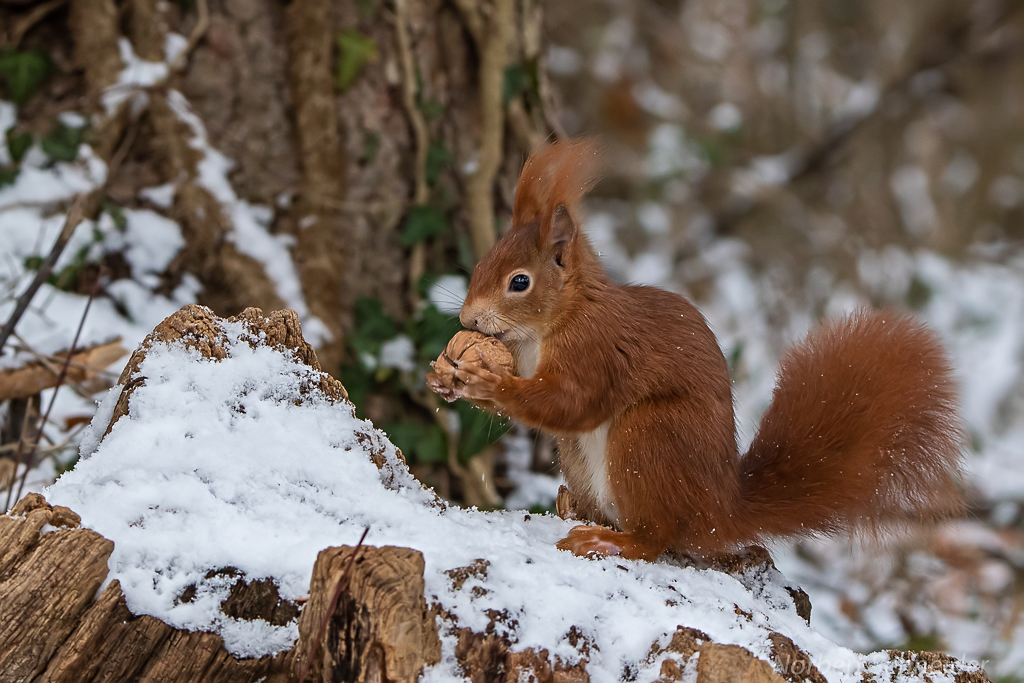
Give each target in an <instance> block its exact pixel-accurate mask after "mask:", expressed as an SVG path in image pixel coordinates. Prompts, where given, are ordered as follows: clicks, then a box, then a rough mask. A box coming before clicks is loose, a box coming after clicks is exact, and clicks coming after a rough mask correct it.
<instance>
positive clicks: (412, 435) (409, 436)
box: [381, 420, 427, 460]
mask: <svg viewBox="0 0 1024 683" xmlns="http://www.w3.org/2000/svg"><path fill="white" fill-rule="evenodd" d="M381 429H382V430H383V431H384V433H385V434H387V435H388V441H390V442H391V443H393V444H395V445H396V446H398V448H399V449H401V451H402V453H403V454H404V455H405V457H406V459H407V460H408V459H410V458H411V457H412V456H413V453H414V452H415V450H416V444H418V443H419V442H420V440H421V439H423V435H424V434H425V433H426V431H427V429H426V427H424V426H423V425H422V424H421V423H419V422H416V421H415V420H402V421H401V422H392V423H390V424H386V425H384V426H382V427H381Z"/></svg>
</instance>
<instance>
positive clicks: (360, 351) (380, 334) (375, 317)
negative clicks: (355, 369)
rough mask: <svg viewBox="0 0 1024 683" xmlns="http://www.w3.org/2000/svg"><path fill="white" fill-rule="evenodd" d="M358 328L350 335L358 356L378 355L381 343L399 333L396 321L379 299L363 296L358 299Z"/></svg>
mask: <svg viewBox="0 0 1024 683" xmlns="http://www.w3.org/2000/svg"><path fill="white" fill-rule="evenodd" d="M355 313H356V329H355V330H354V331H353V333H352V334H351V335H349V340H348V341H349V346H351V347H352V350H353V351H354V352H355V353H356V356H357V357H361V356H363V355H364V354H369V355H371V356H376V355H377V353H379V352H380V347H381V345H383V344H384V342H386V341H387V340H389V339H394V338H395V336H396V335H397V334H398V327H397V326H396V325H395V321H394V320H393V319H392V318H391V316H389V315H388V314H387V313H385V312H384V306H383V304H381V302H380V300H379V299H372V298H370V297H361V298H359V299H357V300H356V305H355Z"/></svg>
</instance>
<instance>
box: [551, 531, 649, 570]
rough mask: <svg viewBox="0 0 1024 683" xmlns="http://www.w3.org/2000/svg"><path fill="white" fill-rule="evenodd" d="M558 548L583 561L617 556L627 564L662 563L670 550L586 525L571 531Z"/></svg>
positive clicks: (646, 541)
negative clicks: (661, 556) (627, 562)
mask: <svg viewBox="0 0 1024 683" xmlns="http://www.w3.org/2000/svg"><path fill="white" fill-rule="evenodd" d="M557 546H558V548H559V550H568V551H570V552H571V553H572V554H573V555H578V556H580V557H588V556H591V555H608V556H613V555H614V556H618V557H622V558H624V559H627V560H648V561H653V560H656V559H658V556H660V555H661V554H662V553H663V552H665V550H666V546H665V545H664V544H662V543H659V542H657V541H656V540H652V539H642V538H639V537H637V536H634V535H632V534H625V533H622V532H620V531H613V530H612V529H609V528H607V527H603V526H586V525H581V526H577V527H573V528H572V529H570V530H569V533H568V534H567V535H566V537H565V538H563V539H562V540H561V541H559V542H558V543H557Z"/></svg>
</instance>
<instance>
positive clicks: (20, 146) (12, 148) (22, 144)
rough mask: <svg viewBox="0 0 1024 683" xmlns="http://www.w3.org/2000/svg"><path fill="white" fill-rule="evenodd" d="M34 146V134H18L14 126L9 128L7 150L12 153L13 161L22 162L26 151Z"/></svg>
mask: <svg viewBox="0 0 1024 683" xmlns="http://www.w3.org/2000/svg"><path fill="white" fill-rule="evenodd" d="M31 146H32V136H31V135H29V134H28V133H21V134H20V135H19V134H16V133H15V132H14V128H9V129H8V130H7V152H8V153H9V154H10V155H11V161H13V162H14V163H16V164H20V163H21V160H22V158H23V157H24V156H25V152H27V151H28V148H29V147H31Z"/></svg>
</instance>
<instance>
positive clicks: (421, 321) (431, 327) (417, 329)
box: [409, 305, 461, 362]
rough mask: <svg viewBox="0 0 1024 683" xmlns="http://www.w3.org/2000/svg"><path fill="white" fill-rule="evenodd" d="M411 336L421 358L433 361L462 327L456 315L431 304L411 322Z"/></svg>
mask: <svg viewBox="0 0 1024 683" xmlns="http://www.w3.org/2000/svg"><path fill="white" fill-rule="evenodd" d="M411 328H412V329H410V330H409V336H410V337H412V339H413V341H414V342H415V344H416V351H417V353H418V355H419V357H420V359H421V360H424V361H428V362H429V361H432V360H434V359H435V358H437V357H438V356H440V355H441V352H442V351H444V349H445V347H446V346H448V341H449V340H450V339H451V338H452V337H454V336H455V333H456V332H458V331H459V330H460V329H461V326H460V325H459V321H458V319H457V318H456V317H455V316H452V315H447V314H445V313H442V312H441V311H439V310H438V309H437V307H436V306H434V305H430V306H427V307H426V308H424V309H423V312H422V313H421V314H420V317H419V318H417V319H416V320H414V321H413V322H412V323H411Z"/></svg>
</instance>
